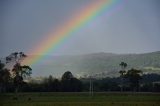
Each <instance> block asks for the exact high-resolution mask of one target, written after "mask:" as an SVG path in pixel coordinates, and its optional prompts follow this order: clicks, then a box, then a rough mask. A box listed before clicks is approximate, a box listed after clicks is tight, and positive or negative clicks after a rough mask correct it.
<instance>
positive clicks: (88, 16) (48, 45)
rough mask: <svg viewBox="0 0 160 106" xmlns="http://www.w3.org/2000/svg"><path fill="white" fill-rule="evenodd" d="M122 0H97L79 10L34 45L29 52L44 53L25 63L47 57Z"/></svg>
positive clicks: (32, 62) (31, 63) (31, 62)
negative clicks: (46, 55)
mask: <svg viewBox="0 0 160 106" xmlns="http://www.w3.org/2000/svg"><path fill="white" fill-rule="evenodd" d="M120 1H121V0H96V1H94V2H93V3H92V4H90V5H89V6H87V7H86V8H84V10H81V11H80V12H77V14H76V15H75V16H73V18H71V20H70V21H68V22H66V23H65V24H63V25H61V26H60V27H59V28H57V30H56V32H52V33H50V34H49V35H47V38H46V39H45V40H43V41H41V42H40V43H39V44H38V46H37V47H34V48H33V49H32V50H34V51H31V52H30V53H28V54H42V55H39V56H35V57H33V58H32V59H25V60H24V63H25V64H28V65H33V64H35V63H37V62H38V61H40V60H41V59H43V58H45V54H48V53H49V52H54V51H55V50H56V49H57V48H59V46H60V45H61V44H63V42H64V41H66V40H67V39H69V38H70V37H71V36H72V35H73V33H75V32H77V31H78V30H79V29H81V28H82V27H84V26H86V25H87V24H88V23H91V22H92V21H93V20H94V19H95V18H97V17H98V16H100V15H101V14H103V13H106V14H107V12H109V11H111V9H112V8H115V6H116V5H117V4H118V3H119V2H120Z"/></svg>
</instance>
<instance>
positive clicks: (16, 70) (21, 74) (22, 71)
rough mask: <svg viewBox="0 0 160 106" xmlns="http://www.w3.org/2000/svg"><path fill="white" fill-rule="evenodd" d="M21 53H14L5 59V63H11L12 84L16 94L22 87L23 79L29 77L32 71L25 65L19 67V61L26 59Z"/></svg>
mask: <svg viewBox="0 0 160 106" xmlns="http://www.w3.org/2000/svg"><path fill="white" fill-rule="evenodd" d="M26 57H27V55H25V54H24V53H23V52H14V53H11V54H10V55H9V56H7V57H6V63H12V64H14V65H13V69H12V73H13V82H14V85H15V88H16V92H18V90H19V89H20V87H22V85H23V83H24V81H23V79H24V78H26V77H29V76H30V75H31V73H32V69H31V68H30V67H29V66H27V65H21V61H22V60H23V59H24V58H26Z"/></svg>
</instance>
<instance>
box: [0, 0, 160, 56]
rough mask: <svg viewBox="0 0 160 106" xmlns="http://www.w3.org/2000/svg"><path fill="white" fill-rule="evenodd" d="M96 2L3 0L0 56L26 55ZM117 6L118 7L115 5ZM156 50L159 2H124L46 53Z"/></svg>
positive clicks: (0, 5)
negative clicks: (18, 52) (22, 53)
mask: <svg viewBox="0 0 160 106" xmlns="http://www.w3.org/2000/svg"><path fill="white" fill-rule="evenodd" d="M94 1H95V0H1V1H0V48H1V50H0V55H1V56H7V55H8V54H10V53H11V52H15V51H23V52H25V53H28V52H29V51H32V50H31V49H32V48H33V47H34V45H37V44H40V41H42V39H43V38H45V37H47V33H48V32H49V31H51V30H55V29H56V27H57V26H59V25H63V23H65V22H66V21H67V20H68V19H70V18H71V17H72V16H73V15H74V13H75V11H78V10H80V9H82V8H83V7H86V6H87V5H89V4H91V3H92V2H94ZM115 8H117V7H115ZM159 50H160V0H122V2H121V4H120V6H119V7H118V8H117V9H115V10H114V11H113V13H111V15H107V11H106V13H104V15H101V16H99V17H97V18H96V19H95V20H94V21H93V22H91V23H90V24H89V25H87V26H84V27H83V28H82V29H80V30H79V31H78V32H77V33H75V34H74V35H73V36H72V37H71V38H69V39H68V40H67V41H66V42H65V43H64V44H63V45H61V46H60V47H59V48H58V49H57V50H56V51H54V52H52V53H51V54H48V55H66V54H85V53H95V52H113V53H144V52H153V51H159Z"/></svg>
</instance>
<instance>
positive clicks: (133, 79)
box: [126, 68, 142, 91]
mask: <svg viewBox="0 0 160 106" xmlns="http://www.w3.org/2000/svg"><path fill="white" fill-rule="evenodd" d="M141 76H142V71H141V70H137V69H134V68H132V69H130V70H128V71H127V73H126V78H128V79H129V82H130V87H131V88H132V89H133V91H138V89H139V81H140V79H142V77H141Z"/></svg>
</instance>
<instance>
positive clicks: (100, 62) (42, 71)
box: [28, 51, 160, 77]
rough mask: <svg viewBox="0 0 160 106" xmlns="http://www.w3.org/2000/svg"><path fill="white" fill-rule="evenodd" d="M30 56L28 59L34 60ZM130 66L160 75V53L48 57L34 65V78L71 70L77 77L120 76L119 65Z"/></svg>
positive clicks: (57, 74)
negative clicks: (121, 63)
mask: <svg viewBox="0 0 160 106" xmlns="http://www.w3.org/2000/svg"><path fill="white" fill-rule="evenodd" d="M32 57H33V56H29V57H28V58H32ZM121 61H124V62H126V63H127V64H128V67H127V69H130V68H138V69H141V70H143V71H144V73H158V74H159V73H160V51H157V52H152V53H143V54H113V53H93V54H85V55H68V56H67V55H66V56H46V58H45V59H44V60H43V61H41V62H40V63H38V64H35V65H33V67H32V68H33V76H48V75H50V74H51V75H53V76H56V77H58V76H61V75H62V74H63V73H64V72H65V71H67V70H70V71H71V72H72V73H73V74H75V75H76V76H87V75H94V76H96V77H105V76H118V75H119V73H118V71H119V70H120V66H119V63H120V62H121Z"/></svg>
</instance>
